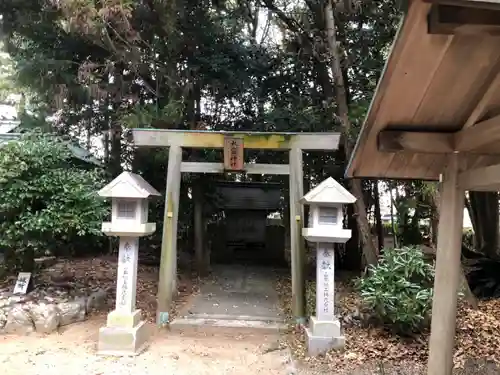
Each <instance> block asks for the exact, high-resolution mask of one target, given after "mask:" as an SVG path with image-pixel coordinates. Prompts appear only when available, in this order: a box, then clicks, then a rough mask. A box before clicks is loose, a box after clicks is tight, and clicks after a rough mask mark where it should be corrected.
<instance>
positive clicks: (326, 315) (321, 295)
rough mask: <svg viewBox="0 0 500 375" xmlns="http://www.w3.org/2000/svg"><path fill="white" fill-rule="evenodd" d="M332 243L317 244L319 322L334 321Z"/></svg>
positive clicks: (317, 310)
mask: <svg viewBox="0 0 500 375" xmlns="http://www.w3.org/2000/svg"><path fill="white" fill-rule="evenodd" d="M333 246H334V245H333V244H332V243H321V244H318V248H317V257H316V317H317V319H318V320H320V321H324V320H334V318H335V312H334V301H335V289H334V285H335V283H334V277H335V270H334V261H335V251H334V247H333Z"/></svg>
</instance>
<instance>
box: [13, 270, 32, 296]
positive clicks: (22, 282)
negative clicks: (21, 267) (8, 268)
mask: <svg viewBox="0 0 500 375" xmlns="http://www.w3.org/2000/svg"><path fill="white" fill-rule="evenodd" d="M29 289H33V281H32V280H31V272H19V274H18V275H17V281H16V285H15V286H14V294H26V293H28V291H29Z"/></svg>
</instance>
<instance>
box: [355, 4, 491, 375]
mask: <svg viewBox="0 0 500 375" xmlns="http://www.w3.org/2000/svg"><path fill="white" fill-rule="evenodd" d="M499 47H500V0H408V9H407V13H406V15H405V17H404V19H403V22H402V25H401V27H400V29H399V32H398V34H397V36H396V40H395V42H394V44H393V47H392V51H391V54H390V56H389V58H388V60H387V63H386V66H385V71H384V73H383V75H382V77H381V79H380V81H379V83H378V87H377V90H376V92H375V95H374V97H373V100H372V103H371V106H370V109H369V111H368V114H367V117H366V119H365V123H364V124H363V127H362V129H361V133H360V135H359V137H358V141H357V143H356V146H355V148H354V152H353V154H352V155H351V160H350V162H349V165H348V168H347V171H346V175H347V177H376V178H387V179H391V178H392V179H404V178H410V179H421V180H438V179H439V181H440V182H441V184H440V194H439V195H440V197H439V201H440V203H439V207H440V219H439V225H438V231H437V232H438V238H437V252H436V274H435V278H434V288H433V290H434V295H433V301H432V322H431V335H430V339H429V360H428V368H427V374H428V375H451V373H452V369H453V350H454V337H455V330H456V326H455V320H456V313H457V290H458V289H459V286H460V278H461V276H460V273H461V262H460V256H461V245H462V221H463V211H464V196H465V191H467V190H486V191H488V190H491V191H500V48H499ZM462 277H463V276H462Z"/></svg>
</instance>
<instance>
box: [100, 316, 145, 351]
mask: <svg viewBox="0 0 500 375" xmlns="http://www.w3.org/2000/svg"><path fill="white" fill-rule="evenodd" d="M148 338H149V332H148V327H147V325H146V323H145V322H140V323H139V324H138V325H137V326H136V327H133V328H123V327H102V328H101V329H100V330H99V342H98V344H97V353H98V354H100V355H109V356H134V355H138V354H140V353H141V352H142V351H144V350H145V349H146V347H147V345H148Z"/></svg>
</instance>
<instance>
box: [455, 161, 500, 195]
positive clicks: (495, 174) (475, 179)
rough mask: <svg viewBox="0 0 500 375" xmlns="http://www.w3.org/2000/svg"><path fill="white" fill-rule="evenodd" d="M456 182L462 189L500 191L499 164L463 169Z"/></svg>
mask: <svg viewBox="0 0 500 375" xmlns="http://www.w3.org/2000/svg"><path fill="white" fill-rule="evenodd" d="M458 184H459V185H460V187H461V188H462V189H464V190H472V191H500V164H496V165H490V166H487V167H480V168H476V169H471V170H467V171H464V172H462V173H460V174H459V176H458Z"/></svg>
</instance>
